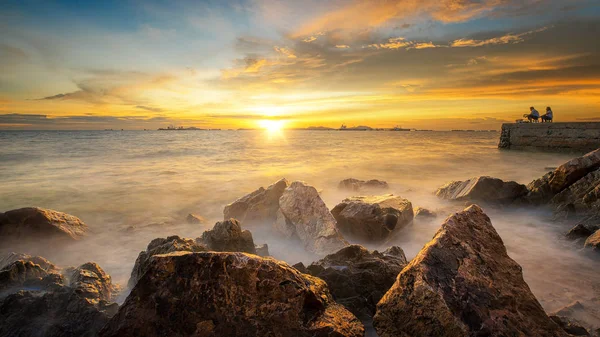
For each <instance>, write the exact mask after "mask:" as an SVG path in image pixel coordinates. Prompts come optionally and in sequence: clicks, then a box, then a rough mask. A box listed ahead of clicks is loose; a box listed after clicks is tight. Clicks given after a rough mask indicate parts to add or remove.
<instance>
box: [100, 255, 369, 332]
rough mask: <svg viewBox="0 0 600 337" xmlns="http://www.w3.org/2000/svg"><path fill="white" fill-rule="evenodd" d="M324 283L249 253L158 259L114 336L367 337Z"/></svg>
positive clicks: (115, 324)
mask: <svg viewBox="0 0 600 337" xmlns="http://www.w3.org/2000/svg"><path fill="white" fill-rule="evenodd" d="M363 334H364V328H363V326H362V324H361V323H360V322H359V321H358V319H356V317H354V316H353V315H352V314H351V313H350V312H348V311H347V310H346V309H344V308H343V306H341V305H339V304H337V303H335V302H334V301H333V298H332V297H331V295H330V293H329V290H328V289H327V285H326V284H325V282H323V281H322V280H320V279H318V278H315V277H312V276H309V275H305V274H302V273H300V272H298V271H297V270H296V269H294V268H291V267H290V266H288V265H287V264H285V263H283V262H279V261H277V260H274V259H271V258H261V257H259V256H256V255H251V254H245V253H219V252H200V253H189V252H177V253H171V254H166V255H156V256H155V257H154V258H153V260H152V264H151V265H150V267H149V269H148V271H147V272H146V273H145V274H144V275H143V276H142V278H141V279H140V280H139V282H138V283H137V284H136V285H135V287H134V288H133V290H132V291H131V294H130V295H129V296H128V297H127V299H126V300H125V303H124V304H123V305H122V306H121V308H119V312H118V313H117V314H116V315H115V316H114V317H113V318H112V319H111V320H110V322H109V323H108V324H107V325H106V326H105V327H104V328H103V329H102V331H101V332H100V336H101V337H111V336H147V337H153V336H192V335H193V336H215V337H216V336H230V337H235V336H306V337H308V336H314V337H326V336H327V337H329V336H340V337H341V336H348V337H354V336H355V337H359V336H363Z"/></svg>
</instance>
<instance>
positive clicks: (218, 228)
mask: <svg viewBox="0 0 600 337" xmlns="http://www.w3.org/2000/svg"><path fill="white" fill-rule="evenodd" d="M199 242H200V243H202V244H204V245H205V246H206V247H208V249H210V250H214V251H217V252H244V253H250V254H256V248H255V247H254V240H253V239H252V233H250V231H247V230H242V227H241V226H240V222H239V221H237V220H236V219H229V220H227V221H221V222H217V223H216V224H215V226H214V227H213V229H212V230H209V231H206V232H204V233H202V238H201V239H200V241H199Z"/></svg>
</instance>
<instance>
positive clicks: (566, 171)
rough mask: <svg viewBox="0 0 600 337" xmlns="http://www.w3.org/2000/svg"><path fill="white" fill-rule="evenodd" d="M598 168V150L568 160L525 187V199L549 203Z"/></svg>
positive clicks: (599, 164) (599, 161)
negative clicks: (526, 190) (527, 190)
mask: <svg viewBox="0 0 600 337" xmlns="http://www.w3.org/2000/svg"><path fill="white" fill-rule="evenodd" d="M598 168H600V149H598V150H595V151H592V152H590V153H587V154H586V155H584V156H581V157H577V158H574V159H571V160H569V161H568V162H566V163H564V164H562V165H560V166H559V167H557V168H556V169H555V170H554V171H550V172H548V173H547V174H545V175H544V176H543V177H541V178H539V179H536V180H534V181H532V182H531V183H529V185H527V188H528V189H529V194H528V195H527V199H528V200H529V201H530V202H532V203H536V204H541V203H545V202H548V201H550V200H551V199H552V198H553V197H554V196H555V195H557V194H558V193H560V192H562V191H563V190H565V189H566V188H567V187H569V186H571V185H572V184H574V183H575V182H576V181H577V180H579V179H581V178H583V177H585V176H586V175H587V174H588V173H590V172H593V171H595V170H597V169H598Z"/></svg>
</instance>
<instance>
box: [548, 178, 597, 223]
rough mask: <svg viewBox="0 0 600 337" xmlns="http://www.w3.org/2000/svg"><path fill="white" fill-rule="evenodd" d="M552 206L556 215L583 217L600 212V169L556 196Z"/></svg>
mask: <svg viewBox="0 0 600 337" xmlns="http://www.w3.org/2000/svg"><path fill="white" fill-rule="evenodd" d="M550 204H551V205H552V206H553V207H554V210H555V213H556V214H561V213H562V214H563V215H565V216H566V217H574V216H577V217H582V216H586V215H590V214H598V213H599V211H600V169H598V170H595V171H592V172H590V173H588V174H587V175H585V176H584V177H583V178H581V179H579V180H577V181H576V182H575V183H573V184H571V185H570V186H569V187H567V188H565V189H564V190H562V191H561V192H559V193H558V194H556V195H555V196H554V197H553V198H552V199H551V200H550Z"/></svg>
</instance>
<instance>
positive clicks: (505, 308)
mask: <svg viewBox="0 0 600 337" xmlns="http://www.w3.org/2000/svg"><path fill="white" fill-rule="evenodd" d="M374 326H375V329H376V330H377V333H378V334H379V336H380V337H391V336H448V337H453V336H457V337H458V336H460V337H464V336H540V337H541V336H544V337H548V336H565V335H566V334H565V333H564V331H562V330H561V329H560V327H559V326H558V325H557V324H556V323H554V322H553V321H552V320H551V319H550V318H549V317H548V316H547V315H546V313H545V312H544V309H543V308H542V306H541V305H540V303H539V302H538V301H537V299H536V298H535V296H534V295H533V294H532V293H531V291H530V289H529V287H528V286H527V284H526V283H525V281H524V280H523V273H522V269H521V266H519V265H518V264H517V263H516V262H515V261H514V260H512V259H511V258H510V257H509V256H508V255H507V253H506V248H505V247H504V244H503V242H502V239H501V238H500V236H499V235H498V233H496V231H495V229H494V227H493V226H492V224H491V221H490V219H489V218H488V217H487V215H486V214H485V213H483V211H482V210H481V208H479V207H478V206H477V205H472V206H470V207H468V208H467V209H465V210H464V211H462V212H460V213H456V214H454V215H452V216H451V217H449V218H448V219H446V221H445V223H444V224H443V225H442V226H441V228H440V229H439V230H438V232H437V233H436V235H435V236H434V238H433V240H432V241H430V242H429V243H427V244H426V245H425V247H424V248H423V249H422V250H421V251H420V252H419V254H418V255H417V256H416V257H415V258H414V259H413V260H412V261H411V262H410V263H409V264H408V265H407V266H406V267H405V268H404V269H403V270H402V271H401V272H400V274H399V275H398V278H397V280H396V282H395V283H394V285H393V286H392V287H391V288H390V290H389V291H388V292H387V293H386V294H385V295H384V296H383V298H382V299H381V301H380V302H379V303H378V304H377V313H376V315H375V317H374Z"/></svg>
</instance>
